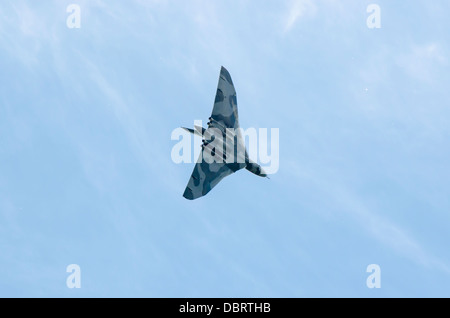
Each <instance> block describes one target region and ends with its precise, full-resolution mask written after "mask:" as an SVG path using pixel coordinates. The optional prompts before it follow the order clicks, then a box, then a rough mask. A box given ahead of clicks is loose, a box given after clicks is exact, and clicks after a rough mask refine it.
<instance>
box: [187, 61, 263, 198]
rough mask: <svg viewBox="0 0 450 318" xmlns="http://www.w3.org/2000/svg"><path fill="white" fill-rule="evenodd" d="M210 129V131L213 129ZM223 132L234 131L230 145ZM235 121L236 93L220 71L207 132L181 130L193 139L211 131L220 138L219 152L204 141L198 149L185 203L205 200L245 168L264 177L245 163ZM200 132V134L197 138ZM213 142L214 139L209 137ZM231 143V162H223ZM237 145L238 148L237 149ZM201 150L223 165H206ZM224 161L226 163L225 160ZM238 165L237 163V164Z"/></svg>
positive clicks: (202, 129)
mask: <svg viewBox="0 0 450 318" xmlns="http://www.w3.org/2000/svg"><path fill="white" fill-rule="evenodd" d="M213 128H214V129H213ZM227 128H231V129H233V131H236V134H235V136H233V137H232V141H230V140H229V139H228V140H227V136H226V131H227ZM238 128H239V118H238V110H237V98H236V91H235V89H234V85H233V81H232V79H231V76H230V73H229V72H228V71H227V70H226V69H225V68H224V67H222V69H221V70H220V77H219V84H218V87H217V93H216V98H215V101H214V108H213V111H212V115H211V117H210V119H209V122H208V128H207V129H205V128H202V127H195V130H192V129H188V128H185V129H186V130H187V131H189V132H191V133H192V134H195V135H202V136H203V137H204V136H214V134H213V133H212V131H220V132H221V133H222V137H223V141H224V142H223V149H217V150H216V149H212V150H211V149H209V148H207V147H208V140H205V143H204V144H203V146H202V152H201V154H200V157H199V160H198V161H197V163H196V165H195V167H194V171H193V172H192V175H191V178H190V179H189V182H188V185H187V187H186V190H185V191H184V194H183V196H184V197H185V198H186V199H188V200H195V199H198V198H200V197H202V196H205V195H206V194H207V193H208V192H209V191H211V190H212V188H214V187H215V186H216V185H217V184H218V183H219V182H220V181H221V180H222V179H223V178H225V177H226V176H229V175H230V174H233V173H234V172H236V171H238V170H241V169H243V168H247V170H249V171H251V172H253V173H255V174H257V175H259V176H266V175H265V174H264V172H263V170H262V168H261V167H260V166H259V165H258V164H256V163H254V162H251V161H250V160H249V159H248V155H247V151H246V150H245V146H244V142H243V138H242V136H241V134H240V130H239V129H238ZM200 131H201V132H202V134H200ZM212 139H214V137H212ZM230 142H234V147H235V148H234V156H233V157H234V158H233V159H234V160H230V159H231V158H227V154H226V144H227V143H228V144H230ZM238 144H239V146H237V145H238ZM205 148H206V149H208V150H209V151H212V153H213V154H217V155H219V156H223V157H224V158H223V159H224V162H223V163H220V162H212V163H207V162H206V161H205V160H204V155H205ZM243 157H245V162H242V161H243V160H240V161H238V160H237V159H238V158H243ZM226 159H227V160H226ZM239 162H241V163H239Z"/></svg>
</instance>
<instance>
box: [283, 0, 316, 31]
mask: <svg viewBox="0 0 450 318" xmlns="http://www.w3.org/2000/svg"><path fill="white" fill-rule="evenodd" d="M315 12H316V6H315V4H314V3H313V2H312V1H311V0H292V1H291V3H290V6H289V9H288V13H287V16H286V18H285V21H284V32H289V31H291V30H292V28H293V27H294V26H295V24H296V22H297V21H298V20H299V19H300V18H302V17H304V16H306V15H313V14H314V13H315Z"/></svg>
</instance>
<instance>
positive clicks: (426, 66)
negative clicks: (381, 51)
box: [397, 42, 448, 81]
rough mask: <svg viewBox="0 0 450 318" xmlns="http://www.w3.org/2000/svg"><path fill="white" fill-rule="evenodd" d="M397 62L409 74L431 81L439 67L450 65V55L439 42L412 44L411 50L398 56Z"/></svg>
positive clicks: (421, 79)
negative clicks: (449, 56) (448, 55)
mask: <svg viewBox="0 0 450 318" xmlns="http://www.w3.org/2000/svg"><path fill="white" fill-rule="evenodd" d="M397 63H398V65H399V66H400V67H402V68H403V69H404V70H405V72H406V73H407V74H408V75H409V76H411V77H413V78H415V79H417V80H420V81H430V80H432V79H433V77H434V73H435V72H436V70H437V69H438V68H439V67H445V66H448V57H447V56H446V54H445V52H444V50H443V49H442V46H441V45H440V44H439V43H437V42H431V43H427V44H421V45H417V44H412V45H411V46H410V48H409V52H407V53H403V54H400V55H399V56H398V58H397Z"/></svg>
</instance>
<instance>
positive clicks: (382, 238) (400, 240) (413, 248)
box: [286, 161, 450, 274]
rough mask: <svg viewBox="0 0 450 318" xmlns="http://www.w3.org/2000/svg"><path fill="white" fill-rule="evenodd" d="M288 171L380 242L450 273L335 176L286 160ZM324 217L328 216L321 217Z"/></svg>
mask: <svg viewBox="0 0 450 318" xmlns="http://www.w3.org/2000/svg"><path fill="white" fill-rule="evenodd" d="M286 164H287V165H289V167H290V168H289V170H290V171H291V173H292V174H294V175H296V176H297V177H298V178H301V179H303V180H307V182H308V183H309V184H311V185H313V187H314V188H315V189H316V190H317V191H319V192H321V193H323V195H324V196H326V197H327V198H328V199H329V200H330V199H331V202H333V205H334V206H335V207H338V209H337V210H339V211H342V213H343V214H344V215H346V216H347V217H349V218H351V219H353V220H355V221H356V222H357V223H358V224H359V225H360V226H361V228H363V229H365V231H366V233H367V235H369V236H371V237H373V238H374V239H376V240H377V241H379V242H380V243H382V244H384V245H385V246H387V247H388V248H390V249H391V250H392V251H394V252H395V253H397V254H398V255H401V256H404V257H406V258H408V259H410V260H411V261H413V262H415V263H417V264H419V265H421V266H424V267H426V268H431V269H435V270H439V271H441V272H443V273H445V274H450V265H449V264H446V263H445V262H444V261H443V260H441V259H440V258H439V257H437V256H435V255H433V254H431V253H430V252H428V251H427V249H426V248H425V247H424V246H423V245H422V244H420V242H418V241H417V240H416V239H415V238H414V237H413V236H412V235H411V234H410V233H408V231H407V230H405V229H404V228H402V227H401V226H399V225H398V224H395V222H393V221H391V220H389V219H388V218H386V217H385V216H383V215H382V213H379V212H378V211H376V210H375V209H374V208H372V207H369V206H368V205H367V204H366V203H365V202H364V200H363V199H361V198H359V197H358V196H357V195H355V194H354V193H353V192H352V190H351V189H350V188H349V187H348V186H347V185H346V184H345V183H343V182H341V181H339V180H340V179H344V178H339V177H337V179H334V178H333V177H323V176H321V175H320V173H315V172H314V171H312V170H310V171H309V172H308V171H307V170H302V171H301V170H300V169H299V168H298V164H296V163H295V161H290V162H289V161H288V162H286ZM324 217H328V215H326V216H324Z"/></svg>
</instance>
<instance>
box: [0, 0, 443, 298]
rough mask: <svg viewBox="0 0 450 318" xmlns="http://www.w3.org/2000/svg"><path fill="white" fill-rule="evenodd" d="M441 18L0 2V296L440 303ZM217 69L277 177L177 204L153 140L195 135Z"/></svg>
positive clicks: (248, 179) (264, 5)
mask: <svg viewBox="0 0 450 318" xmlns="http://www.w3.org/2000/svg"><path fill="white" fill-rule="evenodd" d="M71 3H76V4H79V5H80V8H81V28H80V29H69V28H67V26H66V19H67V16H68V13H66V7H67V6H68V5H69V4H71ZM371 3H376V4H378V5H379V6H380V7H381V10H382V11H381V19H382V27H381V29H368V28H367V26H366V19H367V17H368V13H367V12H366V8H367V6H368V5H369V4H371ZM449 11H450V4H449V2H448V1H445V0H434V1H425V0H414V1H408V2H406V1H381V0H374V1H356V0H354V1H350V0H346V1H334V0H319V1H312V0H292V1H291V0H288V1H255V0H247V1H245V0H241V1H237V0H232V1H229V0H227V1H225V0H220V1H219V0H216V1H206V0H189V1H175V0H172V1H169V0H153V1H144V0H134V1H127V2H124V1H117V0H116V1H101V0H92V1H74V0H71V1H50V0H48V1H40V2H39V3H38V2H36V1H22V0H16V1H2V2H1V4H0V296H3V297H10V296H24V297H35V296H41V297H50V296H57V297H103V296H104V297H118V296H124V297H417V296H424V297H431V296H438V297H450V252H449V248H448V247H449V245H450V231H449V225H450V199H449V193H450V182H449V179H450V160H449V159H450V147H449V145H450V142H449V138H450V108H449V101H450V92H449V90H448V88H449V85H450V70H449V63H450V55H449V53H450V47H449V45H450V36H449V33H448V30H449V29H450V22H449V20H448V12H449ZM221 65H223V66H225V67H226V68H227V69H228V70H229V71H230V73H231V75H232V77H233V80H234V83H235V86H236V90H237V94H238V105H239V116H240V124H241V126H243V127H255V128H279V129H280V170H279V172H278V173H277V174H276V175H274V176H272V178H271V180H267V179H261V178H258V177H256V176H254V175H252V174H250V173H248V172H247V171H240V172H238V173H237V174H235V175H233V176H231V177H228V178H226V179H224V180H223V181H222V182H221V183H220V184H219V185H218V186H217V187H216V188H215V189H214V190H213V191H212V192H211V193H210V194H209V195H208V196H206V197H205V198H202V199H200V200H197V201H194V202H191V201H187V200H185V199H184V198H183V197H182V194H183V192H184V188H185V186H186V184H187V182H188V179H189V176H190V174H191V172H192V169H193V165H192V164H191V165H176V164H174V163H173V162H172V161H171V157H170V153H171V149H172V147H173V146H174V145H175V142H174V141H172V140H171V139H170V135H171V132H172V130H173V129H175V128H177V127H179V126H182V125H183V126H192V125H193V122H194V119H203V120H204V121H206V120H207V118H208V117H209V115H210V113H211V110H212V105H213V101H214V94H215V91H216V85H217V79H218V75H219V71H220V66H221ZM69 264H78V265H80V267H81V281H82V283H81V284H82V287H81V289H68V288H67V287H66V278H67V276H68V274H67V273H66V267H67V266H68V265H69ZM369 264H379V265H380V267H381V281H382V283H381V284H382V287H381V289H376V290H375V289H368V288H367V286H366V278H367V276H368V274H367V273H366V267H367V266H368V265H369Z"/></svg>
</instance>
